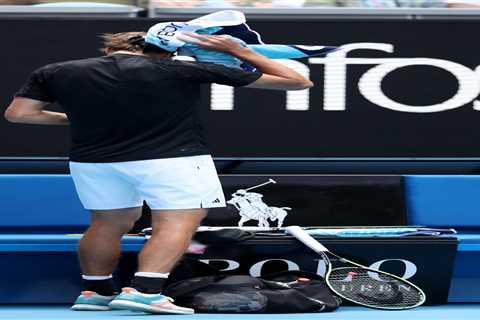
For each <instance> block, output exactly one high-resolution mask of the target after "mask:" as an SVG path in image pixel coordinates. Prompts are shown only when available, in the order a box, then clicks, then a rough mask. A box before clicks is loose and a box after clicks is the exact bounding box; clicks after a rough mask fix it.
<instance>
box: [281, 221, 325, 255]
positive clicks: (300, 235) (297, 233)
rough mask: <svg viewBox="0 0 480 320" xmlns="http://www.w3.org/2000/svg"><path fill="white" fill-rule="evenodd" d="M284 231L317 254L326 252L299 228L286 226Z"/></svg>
mask: <svg viewBox="0 0 480 320" xmlns="http://www.w3.org/2000/svg"><path fill="white" fill-rule="evenodd" d="M285 231H286V232H287V233H289V234H291V235H292V236H294V237H295V238H296V239H297V240H299V241H301V242H303V244H305V245H306V246H307V247H309V248H310V249H312V250H313V251H315V252H317V253H320V252H327V251H328V249H327V248H325V247H324V246H323V245H322V244H321V243H320V242H318V241H317V240H315V239H314V238H313V237H312V236H311V235H309V234H308V233H307V232H306V231H305V230H303V229H302V228H300V227H299V226H288V227H286V228H285Z"/></svg>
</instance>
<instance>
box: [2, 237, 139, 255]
mask: <svg viewBox="0 0 480 320" xmlns="http://www.w3.org/2000/svg"><path fill="white" fill-rule="evenodd" d="M80 237H81V235H63V234H0V252H75V251H76V250H77V243H78V240H80ZM144 243H145V238H144V237H141V236H124V237H123V238H122V251H134V252H137V251H140V250H141V249H142V247H143V244H144Z"/></svg>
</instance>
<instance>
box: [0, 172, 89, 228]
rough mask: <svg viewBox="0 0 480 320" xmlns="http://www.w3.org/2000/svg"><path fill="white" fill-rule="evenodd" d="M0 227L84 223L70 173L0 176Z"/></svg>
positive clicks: (84, 212) (86, 220)
mask: <svg viewBox="0 0 480 320" xmlns="http://www.w3.org/2000/svg"><path fill="white" fill-rule="evenodd" d="M0 190H1V192H0V212H1V214H0V226H1V227H19V226H20V227H21V226H25V227H29V226H35V227H42V226H48V227H52V226H86V225H88V224H89V220H90V215H89V213H88V211H87V210H85V209H83V207H82V205H81V203H80V200H79V199H78V197H77V194H76V192H75V187H74V185H73V180H72V178H71V177H70V175H52V174H35V175H10V174H4V175H0Z"/></svg>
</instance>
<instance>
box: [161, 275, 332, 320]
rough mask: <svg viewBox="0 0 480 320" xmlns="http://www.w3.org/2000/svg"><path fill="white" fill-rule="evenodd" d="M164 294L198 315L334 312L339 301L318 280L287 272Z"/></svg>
mask: <svg viewBox="0 0 480 320" xmlns="http://www.w3.org/2000/svg"><path fill="white" fill-rule="evenodd" d="M165 294H166V295H168V296H170V297H172V298H173V299H175V303H176V304H178V305H180V306H183V307H189V308H193V309H195V312H199V313H202V312H204V313H300V312H328V311H334V310H336V309H337V308H338V307H339V306H340V304H341V300H340V299H339V298H338V297H336V296H334V295H333V294H332V293H331V292H330V290H329V289H328V287H327V286H326V285H325V283H324V281H323V278H321V277H320V276H318V275H316V274H313V273H309V272H304V271H286V272H281V273H275V274H271V275H267V276H263V277H261V278H256V277H251V276H246V275H221V274H217V275H211V276H204V277H196V278H190V279H184V280H181V281H178V282H175V283H173V284H171V285H169V286H168V287H167V288H166V290H165Z"/></svg>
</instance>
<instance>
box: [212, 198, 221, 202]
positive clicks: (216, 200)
mask: <svg viewBox="0 0 480 320" xmlns="http://www.w3.org/2000/svg"><path fill="white" fill-rule="evenodd" d="M212 203H220V199H218V198H217V199H215V200H213V201H212Z"/></svg>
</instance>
